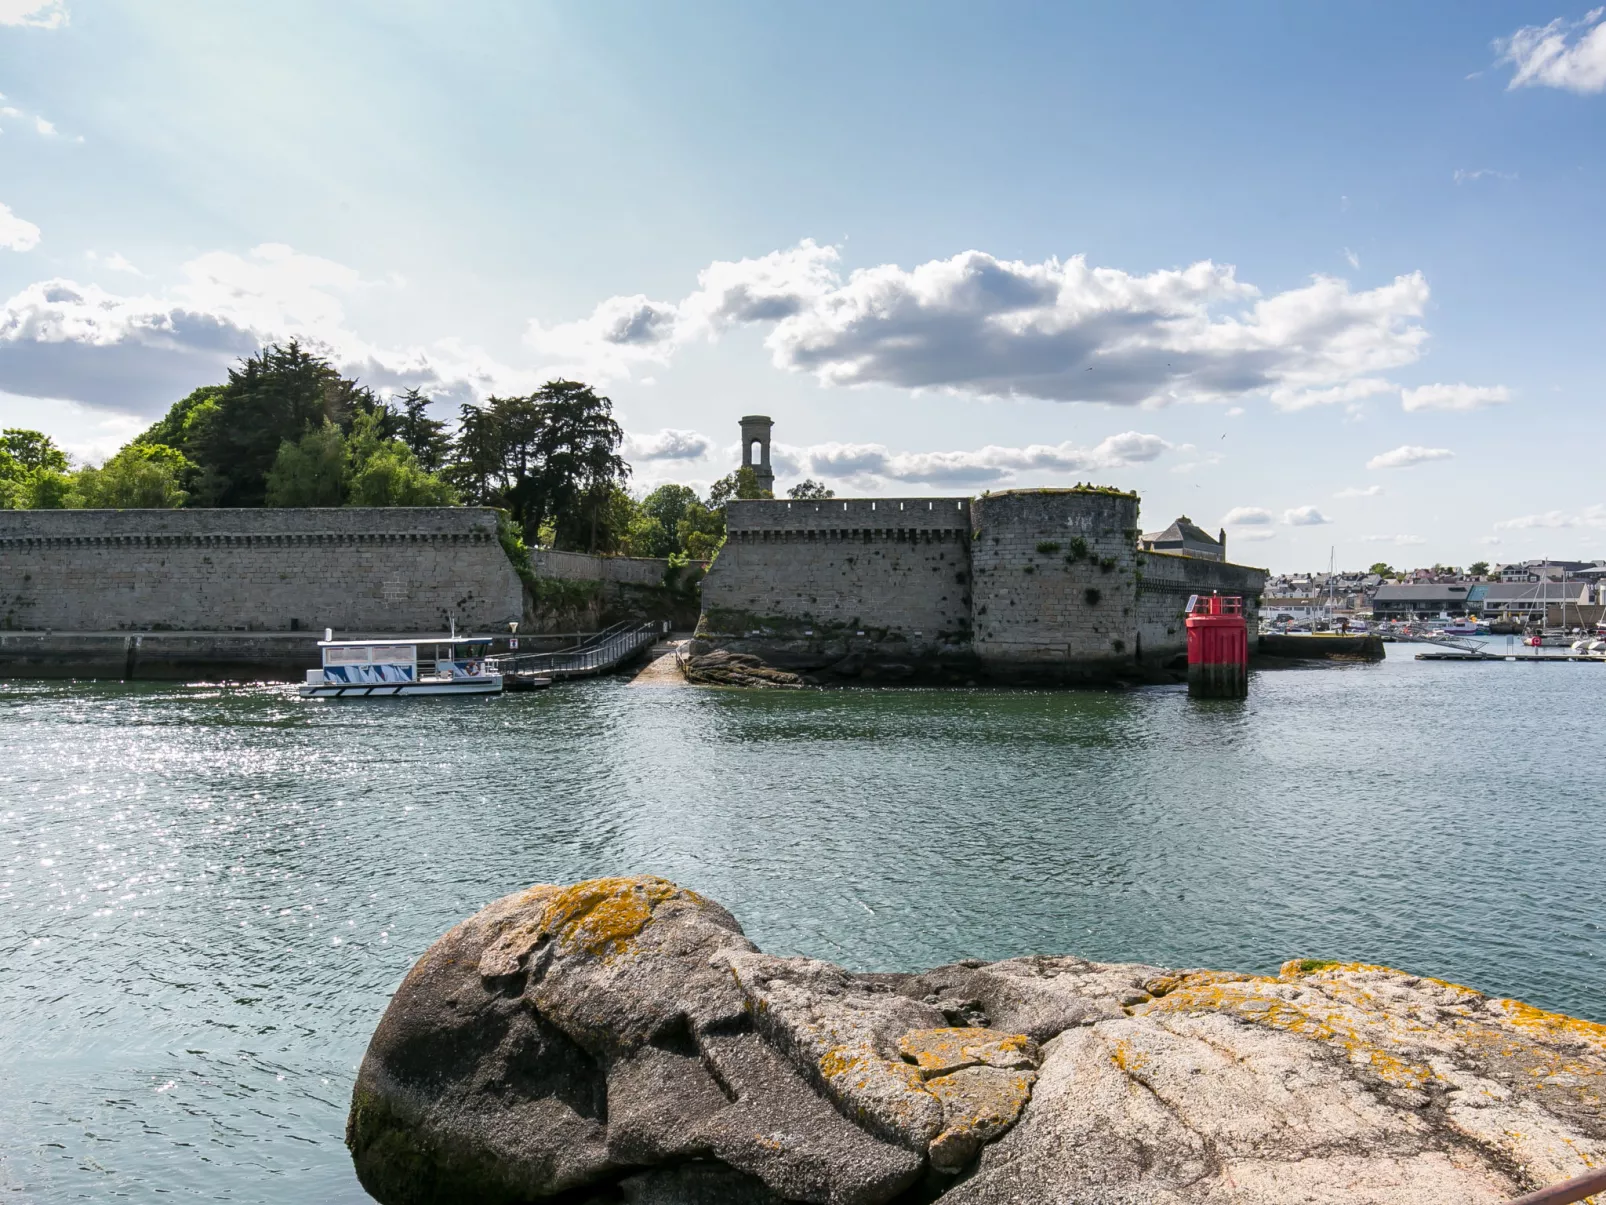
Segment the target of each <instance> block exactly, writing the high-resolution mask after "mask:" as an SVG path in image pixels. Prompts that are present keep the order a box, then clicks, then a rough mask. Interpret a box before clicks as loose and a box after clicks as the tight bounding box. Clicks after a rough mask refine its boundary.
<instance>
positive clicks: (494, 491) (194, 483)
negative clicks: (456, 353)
mask: <svg viewBox="0 0 1606 1205" xmlns="http://www.w3.org/2000/svg"><path fill="white" fill-rule="evenodd" d="M432 404H433V399H431V398H430V397H429V395H428V394H426V393H424V392H422V391H421V390H419V389H408V390H405V391H404V392H402V393H400V394H397V395H395V396H394V397H392V398H390V399H389V400H388V401H387V400H385V399H382V398H381V397H380V396H379V395H378V394H376V393H375V392H374V391H373V390H371V389H370V388H368V387H367V386H366V385H363V384H361V383H360V382H358V381H357V380H354V379H351V378H347V377H345V376H343V375H341V373H340V372H339V371H338V370H337V369H336V368H335V367H334V366H333V365H332V364H330V363H329V361H328V360H326V359H324V358H323V357H322V356H320V355H318V354H317V353H316V352H314V351H311V350H309V349H307V348H305V347H303V346H301V344H299V343H297V342H295V341H291V342H289V343H285V344H277V343H275V344H269V345H267V346H265V347H263V348H262V349H261V350H260V351H258V352H257V353H256V354H255V355H252V356H248V357H246V358H245V359H244V360H242V361H240V362H239V363H238V364H237V365H236V366H235V367H234V368H232V369H230V370H229V373H228V379H227V380H226V381H224V382H222V383H220V384H215V385H203V386H202V387H200V388H198V389H195V390H192V391H191V392H190V393H189V394H187V395H186V396H185V397H183V398H181V399H179V400H178V401H176V402H174V403H173V405H172V406H171V407H170V408H169V409H168V411H167V413H166V414H165V415H163V416H162V417H161V418H160V419H158V420H157V421H156V422H154V423H152V424H151V425H150V426H149V427H148V428H147V429H146V430H144V431H142V432H141V433H140V434H139V435H138V436H136V437H135V438H134V439H133V440H132V441H130V442H129V443H128V444H127V445H126V446H124V447H123V448H121V449H120V450H119V451H118V452H117V453H116V454H115V455H113V456H111V457H109V458H108V459H107V460H106V461H105V462H104V463H103V464H100V465H98V466H95V465H91V466H85V467H79V468H77V469H76V471H75V470H74V466H73V465H72V464H71V463H70V462H69V460H68V457H67V456H66V454H65V453H64V452H63V451H62V449H61V448H59V447H57V446H56V444H55V443H54V442H52V441H51V440H50V439H49V438H48V437H47V436H45V435H43V434H41V433H39V432H37V431H29V430H24V429H22V428H12V429H7V430H5V431H3V432H0V509H5V508H30V509H45V508H52V507H104V508H159V507H177V506H219V507H255V506H298V507H325V506H329V507H333V506H451V505H458V504H461V503H468V504H471V505H482V506H495V507H500V508H502V509H504V510H506V511H507V512H508V513H509V515H510V517H511V518H512V519H513V521H514V522H515V523H516V524H517V526H518V529H519V534H520V535H521V536H522V538H523V540H524V541H525V542H526V543H528V544H534V545H544V546H547V547H553V548H562V549H571V550H576V551H587V552H597V553H605V554H608V553H624V554H626V555H629V556H644V557H671V556H680V557H691V558H697V559H707V558H709V557H712V556H714V555H715V554H716V553H717V552H718V551H719V549H720V547H721V546H722V545H723V544H724V542H725V511H726V507H727V505H728V504H729V503H730V502H731V500H733V499H745V498H768V497H771V496H772V495H771V494H770V493H769V492H768V491H765V490H762V489H760V488H759V484H758V478H757V476H756V474H755V473H754V472H753V470H752V469H751V468H742V469H738V470H737V471H736V472H733V473H730V474H729V475H727V476H725V477H723V478H721V479H720V480H718V481H716V482H714V484H713V485H712V486H711V487H710V489H709V491H708V495H707V497H701V496H699V494H698V492H697V491H696V490H695V489H693V488H692V487H691V486H687V485H678V484H667V485H660V486H658V487H657V488H655V489H653V490H651V491H650V492H648V493H646V494H645V495H644V496H633V495H632V494H631V492H630V491H629V490H628V488H627V487H628V482H629V479H630V472H631V470H630V465H629V464H627V463H626V462H625V459H624V457H623V456H622V455H621V453H620V449H621V448H622V446H623V443H624V432H623V430H622V429H621V428H620V426H619V423H618V422H617V420H616V419H615V418H614V414H613V403H612V401H611V400H610V399H609V398H607V397H605V396H603V395H601V394H599V393H597V392H596V390H595V389H593V388H592V387H591V386H589V385H586V384H585V383H583V382H580V381H569V380H553V381H548V382H547V383H546V384H544V385H542V386H541V387H540V388H539V389H537V390H535V391H534V392H533V393H529V394H526V395H523V396H512V397H488V398H486V399H485V400H484V401H483V402H469V403H465V404H463V405H462V406H461V407H460V410H459V416H458V418H459V421H458V423H457V424H456V429H455V430H453V429H452V427H451V425H450V424H448V423H447V422H445V421H443V420H441V419H437V418H433V417H431V415H430V407H431V405H432ZM787 496H788V497H791V498H802V499H812V498H830V497H832V496H833V495H832V492H831V490H829V489H827V488H826V487H825V485H824V484H822V483H821V482H818V481H814V480H805V481H802V482H799V483H798V484H797V485H794V486H793V487H792V488H791V489H790V490H788V491H787Z"/></svg>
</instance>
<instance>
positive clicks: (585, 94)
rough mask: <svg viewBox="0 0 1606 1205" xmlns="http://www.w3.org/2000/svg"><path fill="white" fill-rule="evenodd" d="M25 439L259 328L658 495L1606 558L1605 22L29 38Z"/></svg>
mask: <svg viewBox="0 0 1606 1205" xmlns="http://www.w3.org/2000/svg"><path fill="white" fill-rule="evenodd" d="M0 93H3V94H4V99H3V100H0V205H3V206H4V209H0V423H4V424H6V425H26V426H33V427H39V428H42V429H44V430H46V431H49V432H50V433H51V434H53V435H55V436H56V437H57V438H58V440H60V441H61V442H62V443H63V444H64V445H65V446H67V447H68V448H69V449H70V450H72V451H73V452H74V453H75V455H77V456H79V457H80V458H82V459H86V460H95V459H97V458H98V457H100V456H103V455H104V454H105V453H107V452H108V451H110V450H112V449H113V448H115V447H116V446H117V445H118V444H119V443H120V442H121V441H122V440H123V439H126V438H127V437H128V436H129V435H130V434H132V433H133V432H135V431H137V430H139V429H140V428H141V427H142V426H143V425H144V424H145V423H146V422H148V421H149V419H150V418H151V417H153V416H155V415H156V414H159V413H160V412H161V411H162V410H164V409H165V408H166V406H167V404H168V403H170V402H171V401H172V400H174V399H175V398H176V397H178V396H181V395H182V394H183V393H185V392H187V391H188V389H189V388H190V387H193V386H194V385H198V384H203V383H207V382H209V381H215V380H218V379H221V377H222V375H223V372H224V369H225V367H226V365H227V364H228V363H229V362H230V361H231V360H232V359H233V358H234V357H236V356H238V355H239V354H241V352H242V351H245V350H249V349H250V348H251V347H254V346H255V345H256V344H257V343H258V342H259V341H261V340H263V339H267V338H282V337H287V336H290V335H296V336H299V337H302V338H304V339H308V340H312V341H314V342H317V343H319V344H321V345H323V346H324V347H326V348H327V349H328V350H329V352H330V354H331V355H333V356H334V357H335V358H336V359H338V360H339V361H340V362H341V363H342V364H343V365H344V366H346V367H347V368H348V369H350V370H351V371H353V372H356V373H358V374H359V375H361V376H362V377H363V378H364V379H365V380H368V381H370V382H372V383H374V384H375V385H377V386H381V387H386V388H394V387H400V386H403V385H407V384H419V385H422V386H424V387H426V388H428V389H430V390H431V391H433V392H434V393H435V394H436V395H437V397H438V398H439V399H440V403H439V404H440V407H441V409H442V411H443V412H449V411H452V410H454V409H455V406H456V405H457V403H458V402H460V401H461V400H463V399H465V398H469V397H472V396H476V395H483V394H484V393H486V392H488V391H499V392H507V391H514V390H522V389H527V388H530V387H533V386H534V385H535V384H537V383H539V382H540V381H541V380H543V379H546V378H547V377H548V376H551V375H555V374H558V373H563V374H568V375H576V376H580V377H582V378H583V379H586V380H591V381H594V382H596V383H597V384H599V385H600V386H601V387H603V388H604V389H605V391H606V392H607V393H608V394H609V395H610V396H611V397H612V398H613V399H614V401H615V404H616V407H617V409H618V411H619V413H620V414H621V416H622V419H623V421H624V423H625V426H626V429H627V430H628V431H629V432H630V436H631V444H630V453H631V456H632V459H633V462H634V463H635V465H636V470H637V481H638V483H639V484H640V485H643V486H647V485H651V484H653V483H656V482H659V481H664V480H680V481H687V482H692V483H704V484H706V483H707V482H709V481H711V480H713V479H714V478H716V477H718V476H720V475H722V474H723V473H724V472H726V471H728V469H729V467H730V466H731V464H732V463H733V461H734V459H735V457H736V455H737V452H736V442H737V438H736V419H737V418H738V417H739V416H740V415H742V414H746V413H753V412H763V413H768V414H771V415H772V416H773V417H774V418H775V420H776V441H777V444H778V445H779V448H778V460H779V461H780V463H781V469H782V471H781V477H782V484H783V485H784V484H787V483H789V482H790V481H791V480H793V479H795V478H796V477H798V476H802V475H805V474H806V475H812V476H815V477H822V476H824V477H827V478H829V479H830V481H831V484H832V485H833V486H835V488H836V489H837V490H838V492H839V493H841V494H849V493H859V494H881V495H902V496H909V495H920V494H943V493H958V492H977V491H979V490H981V489H986V488H993V489H999V488H1008V487H1010V486H1023V485H1055V484H1070V483H1073V482H1076V481H1085V480H1095V481H1100V482H1107V483H1111V484H1118V485H1122V486H1126V487H1129V488H1135V489H1137V490H1139V491H1140V492H1141V493H1142V495H1143V513H1144V520H1145V525H1146V526H1149V527H1161V526H1164V525H1165V524H1166V523H1167V522H1169V521H1170V519H1171V518H1173V517H1174V516H1175V515H1176V514H1178V513H1179V512H1183V511H1185V512H1186V513H1188V514H1189V515H1190V516H1192V517H1193V518H1194V519H1195V520H1197V521H1198V522H1200V523H1202V524H1204V525H1205V526H1207V527H1209V528H1211V529H1214V528H1215V527H1217V526H1219V525H1221V524H1223V523H1225V524H1226V525H1227V526H1228V530H1229V533H1230V537H1231V540H1232V552H1233V556H1234V559H1238V560H1243V561H1247V562H1250V563H1256V564H1265V565H1269V566H1271V567H1273V568H1277V569H1290V568H1298V567H1308V566H1316V565H1322V564H1325V563H1326V561H1327V555H1328V549H1329V547H1330V546H1336V547H1337V549H1338V556H1339V559H1340V561H1341V562H1343V563H1346V564H1366V563H1370V562H1371V561H1373V560H1378V559H1382V560H1388V561H1390V562H1391V563H1394V564H1396V565H1405V564H1418V563H1431V562H1432V561H1434V560H1441V561H1446V562H1450V563H1460V564H1466V563H1468V562H1470V561H1472V560H1475V559H1491V560H1496V559H1516V558H1519V557H1526V556H1539V555H1550V556H1557V557H1563V556H1584V555H1603V556H1606V489H1603V488H1602V487H1601V485H1600V481H1601V474H1600V472H1599V470H1598V468H1597V467H1596V466H1597V464H1598V461H1599V445H1600V423H1601V419H1602V409H1601V406H1600V405H1599V396H1600V388H1601V386H1600V382H1601V380H1602V379H1603V372H1602V369H1603V367H1606V363H1603V361H1606V353H1603V351H1602V347H1603V343H1606V340H1603V337H1602V336H1603V334H1606V321H1603V320H1606V294H1603V291H1602V289H1601V287H1600V279H1601V273H1602V268H1603V267H1606V230H1603V226H1602V223H1601V221H1600V214H1601V213H1602V212H1606V204H1603V202H1606V179H1603V177H1606V157H1603V155H1602V153H1601V152H1602V149H1603V147H1606V138H1603V135H1606V21H1603V20H1602V17H1601V14H1599V13H1590V12H1588V11H1586V10H1584V9H1579V8H1573V9H1564V8H1560V7H1557V6H1556V5H1555V4H1553V3H1552V4H1538V5H1534V4H1517V3H1504V4H1499V5H1493V4H1473V3H1462V4H1455V5H1448V4H1446V5H1438V6H1430V5H1415V6H1400V5H1396V4H1389V5H1384V4H1375V5H1366V4H1346V5H1323V6H1318V5H1273V4H1239V5H1230V6H1199V5H1184V4H1155V5H1146V6H1128V5H1122V6H1117V5H1101V6H1096V7H1095V6H1085V7H1071V6H1063V5H1042V6H1032V5H998V6H978V5H957V4H956V5H940V4H931V3H921V4H909V5H895V4H885V5H874V6H870V5H862V4H860V5H848V4H843V5H831V4H819V5H811V6H789V7H783V6H776V5H748V4H737V3H731V4H726V5H710V4H695V3H689V4H681V5H661V4H660V5H647V4H625V3H614V4H594V5H577V4H576V5H563V6H546V5H538V4H533V3H503V4H495V3H482V4H423V3H416V4H408V3H396V2H387V3H378V2H375V3H366V4H364V3H347V4H342V5H328V4H311V3H308V4H294V3H275V4H272V5H268V4H256V5H248V4H238V5H217V4H213V3H182V2H179V0H166V2H164V3H163V4H161V5H148V4H147V5H135V4H132V3H127V4H124V3H101V2H95V0H64V2H59V3H49V2H47V3H39V0H0Z"/></svg>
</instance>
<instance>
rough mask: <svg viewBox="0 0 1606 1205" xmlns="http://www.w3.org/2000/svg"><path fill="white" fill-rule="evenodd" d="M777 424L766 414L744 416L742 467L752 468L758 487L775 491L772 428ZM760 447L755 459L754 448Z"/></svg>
mask: <svg viewBox="0 0 1606 1205" xmlns="http://www.w3.org/2000/svg"><path fill="white" fill-rule="evenodd" d="M774 426H775V424H774V423H773V422H771V421H770V418H769V416H768V415H766V414H748V415H745V416H743V418H742V467H743V468H744V469H752V470H753V476H755V477H757V478H758V488H759V489H761V490H765V491H767V492H768V493H771V494H773V493H774V492H775V470H774V469H772V468H770V428H772V427H774ZM755 445H757V447H758V460H757V462H755V461H754V460H753V448H754V446H755Z"/></svg>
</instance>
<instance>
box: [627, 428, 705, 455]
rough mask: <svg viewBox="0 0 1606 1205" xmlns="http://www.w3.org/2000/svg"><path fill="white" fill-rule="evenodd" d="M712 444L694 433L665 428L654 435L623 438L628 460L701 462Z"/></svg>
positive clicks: (702, 436) (703, 436)
mask: <svg viewBox="0 0 1606 1205" xmlns="http://www.w3.org/2000/svg"><path fill="white" fill-rule="evenodd" d="M712 446H713V442H712V441H711V440H710V439H709V438H708V436H706V435H700V434H698V433H697V432H696V431H677V430H674V429H673V428H670V427H665V428H664V429H663V430H662V431H659V432H658V433H657V434H656V435H629V436H626V438H625V457H626V459H628V460H702V459H703V458H704V457H706V456H707V455H708V450H709V448H711V447H712Z"/></svg>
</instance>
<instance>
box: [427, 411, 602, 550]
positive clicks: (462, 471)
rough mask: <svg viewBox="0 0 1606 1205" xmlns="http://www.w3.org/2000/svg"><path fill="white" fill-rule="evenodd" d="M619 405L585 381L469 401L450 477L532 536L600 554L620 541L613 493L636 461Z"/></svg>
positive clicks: (468, 495)
mask: <svg viewBox="0 0 1606 1205" xmlns="http://www.w3.org/2000/svg"><path fill="white" fill-rule="evenodd" d="M623 442H624V431H623V429H622V428H621V427H620V426H619V424H618V423H617V422H616V421H615V420H614V417H613V402H612V401H611V400H610V399H608V398H606V397H602V396H599V395H598V394H597V393H596V391H595V390H593V389H592V388H591V387H590V386H589V385H584V384H581V383H580V382H579V381H548V382H547V383H546V384H545V385H543V386H541V388H540V389H538V390H536V391H535V392H534V393H532V394H529V395H528V396H525V397H505V398H504V397H491V398H487V399H486V400H485V402H484V404H483V405H480V404H476V403H474V402H465V403H464V404H463V407H462V411H461V421H460V423H459V427H458V436H457V460H456V462H455V463H454V464H453V465H452V466H451V467H450V468H449V469H448V470H447V477H448V479H449V480H450V481H451V482H452V483H453V484H454V485H456V486H457V488H458V490H459V491H460V492H461V493H462V495H463V497H464V498H465V499H466V500H467V501H469V502H474V503H478V504H480V505H483V506H500V507H502V508H503V509H504V510H506V511H507V512H508V513H509V514H510V515H511V516H512V517H513V520H514V521H515V522H516V523H518V524H519V526H520V527H521V528H522V530H523V534H524V538H525V540H526V541H532V540H535V539H537V538H538V537H539V536H540V534H541V533H542V532H543V531H549V532H550V533H551V536H552V539H553V540H554V541H555V544H556V546H558V547H566V548H577V549H582V550H586V551H597V550H599V549H600V548H601V547H602V546H603V545H605V544H607V543H609V542H610V541H612V540H614V539H616V538H617V536H616V533H615V529H614V528H613V527H612V526H610V518H609V508H610V507H611V506H612V497H613V490H615V489H616V488H621V487H622V486H623V484H624V481H625V479H626V478H628V477H629V475H630V466H629V465H628V464H626V463H625V460H624V458H623V457H622V456H620V455H619V447H620V445H621V444H623Z"/></svg>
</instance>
